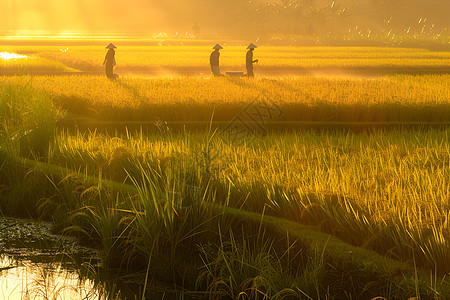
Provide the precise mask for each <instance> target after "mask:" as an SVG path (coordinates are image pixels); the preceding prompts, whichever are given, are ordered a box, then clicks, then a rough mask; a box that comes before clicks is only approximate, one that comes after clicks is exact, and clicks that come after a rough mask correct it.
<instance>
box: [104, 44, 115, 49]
mask: <svg viewBox="0 0 450 300" xmlns="http://www.w3.org/2000/svg"><path fill="white" fill-rule="evenodd" d="M115 48H117V47H116V46H114V45H113V44H112V43H109V45H108V46H106V48H105V49H115Z"/></svg>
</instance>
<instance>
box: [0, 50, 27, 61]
mask: <svg viewBox="0 0 450 300" xmlns="http://www.w3.org/2000/svg"><path fill="white" fill-rule="evenodd" d="M0 58H1V59H3V60H11V59H14V60H16V59H28V56H26V55H20V54H15V53H9V52H0Z"/></svg>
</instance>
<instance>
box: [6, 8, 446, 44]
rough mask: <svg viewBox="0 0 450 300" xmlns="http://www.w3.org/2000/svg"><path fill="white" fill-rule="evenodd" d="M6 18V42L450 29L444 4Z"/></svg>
mask: <svg viewBox="0 0 450 300" xmlns="http://www.w3.org/2000/svg"><path fill="white" fill-rule="evenodd" d="M0 11H2V12H3V14H2V15H3V16H2V18H1V19H0V34H1V35H3V36H12V35H94V36H97V35H115V36H117V35H125V36H127V35H129V36H139V37H153V36H155V35H158V34H159V33H161V32H165V33H167V34H168V35H171V36H177V35H178V36H189V35H192V34H195V33H196V37H197V38H214V37H227V38H233V39H248V38H252V39H256V38H258V37H260V38H264V37H267V38H268V37H273V36H276V35H302V36H313V35H323V34H332V35H342V34H349V33H350V34H351V33H352V31H353V32H354V33H355V34H357V35H366V36H369V37H370V35H371V34H372V35H373V34H376V33H381V32H383V33H384V34H388V33H389V32H390V31H391V30H392V31H391V33H392V34H397V35H400V34H411V35H414V34H417V35H430V36H431V35H433V36H436V35H440V34H447V35H448V27H450V24H449V23H450V18H448V15H449V13H450V1H446V0H431V1H426V0H362V1H356V0H226V1H225V0H189V1H187V0H165V1H158V0H129V1H121V0H110V1H105V0H98V1H91V0H67V1H59V0H43V1H35V0H2V1H1V2H0ZM195 23H198V27H199V28H198V29H199V30H197V32H195V31H196V30H194V29H193V26H194V24H195Z"/></svg>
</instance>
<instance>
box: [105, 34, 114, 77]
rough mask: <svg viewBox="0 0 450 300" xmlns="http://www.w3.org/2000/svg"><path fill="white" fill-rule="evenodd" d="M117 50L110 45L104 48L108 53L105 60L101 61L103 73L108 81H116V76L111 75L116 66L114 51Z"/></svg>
mask: <svg viewBox="0 0 450 300" xmlns="http://www.w3.org/2000/svg"><path fill="white" fill-rule="evenodd" d="M115 48H117V47H116V46H114V45H113V44H112V43H110V44H109V45H108V46H106V48H105V49H108V52H107V53H106V56H105V60H104V61H103V65H104V66H105V72H106V77H108V78H109V79H116V76H115V75H114V73H113V68H114V66H115V65H116V59H115V57H114V56H115V55H116V51H114V49H115Z"/></svg>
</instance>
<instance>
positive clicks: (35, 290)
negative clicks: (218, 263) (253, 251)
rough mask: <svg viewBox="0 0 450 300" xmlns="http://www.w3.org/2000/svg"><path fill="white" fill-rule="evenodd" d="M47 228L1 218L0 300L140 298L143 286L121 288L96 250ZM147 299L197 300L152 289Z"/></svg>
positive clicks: (122, 284)
mask: <svg viewBox="0 0 450 300" xmlns="http://www.w3.org/2000/svg"><path fill="white" fill-rule="evenodd" d="M51 229H52V225H51V223H47V222H35V221H32V220H20V219H12V218H0V299H11V300H16V299H17V300H28V299H30V300H31V299H35V300H41V299H42V300H43V299H54V300H59V299H61V300H62V299H83V300H91V299H92V300H94V299H96V300H109V299H114V300H120V299H122V300H127V299H133V300H134V299H142V291H143V287H142V283H133V281H132V280H128V282H126V283H125V282H124V281H123V278H119V277H117V276H116V275H115V274H114V272H109V271H108V270H105V269H103V268H102V261H101V257H100V254H99V252H98V251H97V250H95V249H92V248H88V247H83V246H80V245H79V244H78V243H77V241H76V239H75V238H71V237H67V236H61V235H55V234H53V233H52V230H51ZM111 273H112V274H111ZM145 299H154V300H158V299H165V300H172V299H198V298H196V297H189V296H188V295H186V294H180V293H177V292H176V291H173V290H171V289H170V288H167V287H164V286H161V285H152V286H151V287H150V288H149V289H148V290H147V291H146V293H145Z"/></svg>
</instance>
